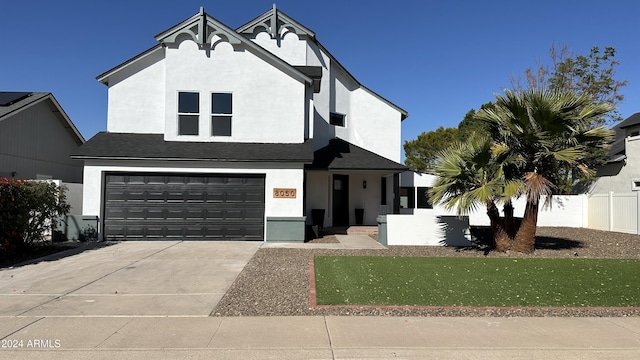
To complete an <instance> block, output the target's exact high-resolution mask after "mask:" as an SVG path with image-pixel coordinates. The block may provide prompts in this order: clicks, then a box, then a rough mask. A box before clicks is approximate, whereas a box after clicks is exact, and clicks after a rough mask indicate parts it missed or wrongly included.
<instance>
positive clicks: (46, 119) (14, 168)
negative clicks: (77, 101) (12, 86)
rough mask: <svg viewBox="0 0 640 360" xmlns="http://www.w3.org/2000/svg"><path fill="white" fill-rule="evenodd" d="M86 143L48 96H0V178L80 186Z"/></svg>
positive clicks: (10, 94)
mask: <svg viewBox="0 0 640 360" xmlns="http://www.w3.org/2000/svg"><path fill="white" fill-rule="evenodd" d="M84 142H85V140H84V138H83V137H82V135H81V134H80V132H79V131H78V129H76V127H75V126H74V125H73V123H72V122H71V120H70V119H69V117H68V116H67V114H66V113H65V112H64V110H63V109H62V107H61V106H60V104H59V103H58V101H56V99H55V98H54V97H53V95H52V94H51V93H48V92H0V177H8V178H16V179H56V180H62V181H63V182H68V183H82V161H79V160H72V159H71V157H70V155H71V153H74V152H76V151H77V150H78V148H79V147H80V145H82V144H84Z"/></svg>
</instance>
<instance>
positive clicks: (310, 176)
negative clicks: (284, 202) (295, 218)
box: [306, 171, 393, 227]
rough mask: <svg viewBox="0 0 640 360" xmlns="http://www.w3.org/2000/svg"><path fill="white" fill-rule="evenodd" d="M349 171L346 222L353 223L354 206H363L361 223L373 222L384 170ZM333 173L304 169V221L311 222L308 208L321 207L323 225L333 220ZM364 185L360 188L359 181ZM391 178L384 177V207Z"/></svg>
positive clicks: (389, 205) (391, 182)
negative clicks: (379, 172)
mask: <svg viewBox="0 0 640 360" xmlns="http://www.w3.org/2000/svg"><path fill="white" fill-rule="evenodd" d="M348 175H349V222H350V224H351V225H355V224H356V217H355V209H364V218H363V225H376V224H377V223H376V218H377V216H378V214H379V212H380V206H381V205H380V204H381V196H382V194H381V190H380V187H381V182H382V180H381V178H382V177H387V176H385V174H375V173H374V174H365V173H356V174H354V173H352V174H348ZM332 179H333V173H329V172H325V171H309V172H307V205H306V214H307V223H308V224H311V221H312V219H311V211H312V209H324V210H325V217H324V226H325V227H329V226H332V224H333V213H332V212H333V187H332V186H333V183H332ZM364 181H366V183H367V187H366V188H364V186H363V182H364ZM392 191H393V178H392V177H387V204H388V205H387V207H388V208H391V205H392V203H391V201H392V199H393V193H392Z"/></svg>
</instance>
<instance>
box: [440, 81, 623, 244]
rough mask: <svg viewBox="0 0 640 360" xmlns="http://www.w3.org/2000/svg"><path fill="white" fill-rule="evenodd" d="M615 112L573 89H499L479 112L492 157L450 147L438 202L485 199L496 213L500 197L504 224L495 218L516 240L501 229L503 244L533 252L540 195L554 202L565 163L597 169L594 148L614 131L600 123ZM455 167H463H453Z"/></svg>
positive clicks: (444, 157)
mask: <svg viewBox="0 0 640 360" xmlns="http://www.w3.org/2000/svg"><path fill="white" fill-rule="evenodd" d="M611 110H612V107H611V106H610V105H608V104H604V103H601V104H594V103H593V102H592V101H591V100H590V98H589V97H588V96H586V95H581V96H578V95H575V94H572V93H561V92H554V91H547V90H538V89H536V90H528V91H522V92H511V91H505V95H504V96H502V95H496V103H495V107H494V108H486V109H482V110H480V111H479V112H478V113H477V114H476V118H477V119H479V120H482V121H485V122H486V123H487V124H488V126H489V132H490V134H491V140H490V141H489V143H490V144H491V145H490V147H489V149H490V151H489V153H490V154H491V157H490V159H492V160H491V161H480V162H476V160H472V161H470V162H466V163H463V162H458V163H450V162H449V160H447V156H453V154H445V153H443V154H442V156H441V158H440V160H439V162H438V164H437V166H436V175H439V176H440V177H443V179H441V181H439V182H438V185H437V186H436V187H434V190H433V192H432V194H433V200H434V201H435V200H437V199H440V200H445V204H448V206H452V205H453V204H455V205H457V206H459V207H458V210H459V211H460V210H461V209H462V210H463V211H465V209H466V210H469V209H471V208H473V206H471V205H469V204H471V203H473V204H476V205H474V206H477V204H479V203H484V204H485V205H487V212H488V214H489V217H490V219H491V217H492V215H491V212H492V211H494V208H495V202H496V201H498V200H499V201H502V202H503V203H504V204H505V210H504V213H505V217H504V219H500V218H499V217H498V220H495V221H496V222H497V225H496V226H494V224H493V222H494V219H491V221H492V230H494V227H495V229H496V230H497V231H501V229H500V226H502V228H503V229H504V233H505V234H506V235H507V236H506V237H507V238H508V242H506V243H504V241H503V240H502V238H503V237H504V236H502V235H500V234H498V235H496V233H494V240H495V242H496V244H495V245H496V250H501V251H504V250H509V249H511V250H515V251H520V252H526V253H529V252H533V250H534V245H535V233H536V227H537V221H538V206H539V202H540V199H541V198H542V197H543V196H546V197H545V199H546V200H545V201H546V204H550V200H551V195H552V189H553V188H554V187H555V186H556V184H557V183H558V181H559V179H560V177H561V174H560V172H561V169H566V168H571V169H574V170H576V171H581V172H583V173H585V174H592V173H593V170H592V169H589V166H588V165H589V162H588V158H589V156H588V154H589V151H588V149H590V148H602V147H605V146H606V145H607V143H608V140H609V139H610V138H611V136H612V132H611V131H610V130H607V129H605V128H604V127H594V126H593V124H594V123H596V120H598V119H600V118H602V116H604V115H605V114H606V113H608V112H609V111H611ZM468 146H471V142H469V145H468ZM484 148H486V145H485V147H484ZM451 150H452V152H454V151H455V149H453V148H452V149H451ZM465 151H470V149H465ZM460 155H461V156H463V157H465V156H467V155H464V154H460ZM454 165H455V166H458V167H459V169H458V170H459V172H452V171H450V170H452V169H449V171H445V169H446V168H447V167H453V166H454ZM473 172H475V174H476V175H475V177H474V180H473V181H467V182H456V181H452V175H455V176H453V179H455V178H456V176H457V177H460V176H462V174H471V173H473ZM456 174H457V175H456ZM483 176H484V177H485V178H483V179H482V181H479V180H481V179H480V178H482V177H483ZM454 183H455V185H454ZM447 184H448V185H447ZM489 185H491V186H490V188H491V192H488V191H487V190H481V189H483V188H484V189H489V187H488V186H489ZM480 193H482V194H483V196H479V194H480ZM485 194H486V195H485ZM520 195H523V196H526V199H527V202H526V206H525V212H524V216H523V219H522V222H521V224H520V227H519V228H518V229H517V230H515V226H514V222H513V207H512V206H511V199H513V198H515V197H518V196H520ZM487 199H491V200H492V201H493V204H492V203H490V202H487ZM495 209H497V208H495Z"/></svg>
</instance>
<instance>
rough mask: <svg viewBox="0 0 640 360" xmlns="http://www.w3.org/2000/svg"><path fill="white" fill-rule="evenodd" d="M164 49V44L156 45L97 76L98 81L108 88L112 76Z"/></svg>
mask: <svg viewBox="0 0 640 360" xmlns="http://www.w3.org/2000/svg"><path fill="white" fill-rule="evenodd" d="M162 48H163V46H162V44H156V45H154V46H152V47H151V48H149V49H147V50H145V51H143V52H141V53H140V54H138V55H136V56H134V57H132V58H131V59H129V60H127V61H125V62H123V63H121V64H119V65H116V66H114V67H113V68H111V69H109V70H107V71H105V72H103V73H102V74H100V75H98V76H96V80H98V81H99V82H101V83H103V84H104V85H107V86H108V85H109V77H110V76H111V75H113V74H115V73H116V72H118V71H120V70H122V69H124V68H126V67H128V66H129V65H132V64H135V63H137V62H138V61H140V60H142V59H144V58H146V57H147V56H149V55H151V54H153V53H155V51H156V50H158V49H162Z"/></svg>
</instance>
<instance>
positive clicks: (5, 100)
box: [0, 91, 31, 106]
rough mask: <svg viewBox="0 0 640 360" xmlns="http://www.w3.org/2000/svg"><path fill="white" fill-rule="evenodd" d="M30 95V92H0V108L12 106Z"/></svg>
mask: <svg viewBox="0 0 640 360" xmlns="http://www.w3.org/2000/svg"><path fill="white" fill-rule="evenodd" d="M29 95H31V93H30V92H17V91H6V92H0V106H9V105H11V104H14V103H16V102H18V101H20V100H22V99H24V98H26V97H27V96H29Z"/></svg>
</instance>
